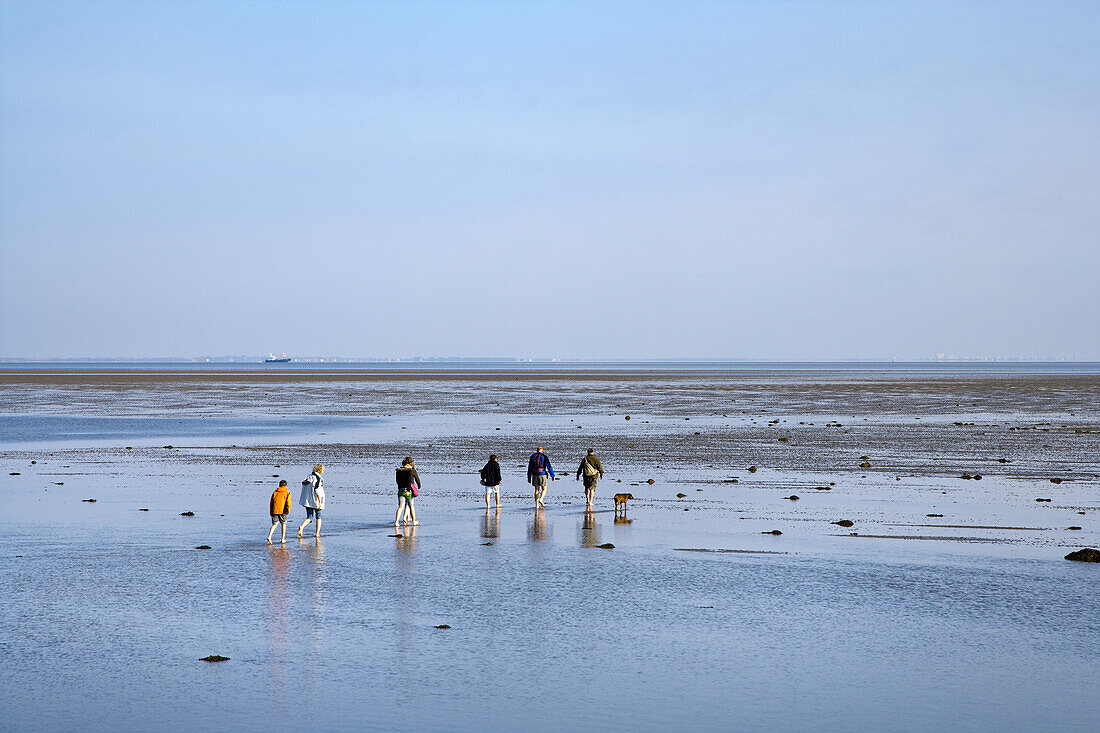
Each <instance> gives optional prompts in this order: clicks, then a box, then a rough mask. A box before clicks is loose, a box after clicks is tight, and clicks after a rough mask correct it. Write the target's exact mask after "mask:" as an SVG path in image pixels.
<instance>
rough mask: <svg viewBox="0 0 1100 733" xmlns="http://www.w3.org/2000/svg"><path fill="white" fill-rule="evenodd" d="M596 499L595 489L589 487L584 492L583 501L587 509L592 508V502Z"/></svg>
mask: <svg viewBox="0 0 1100 733" xmlns="http://www.w3.org/2000/svg"><path fill="white" fill-rule="evenodd" d="M595 498H596V487H595V486H590V487H589V488H587V489H585V490H584V501H585V503H586V504H587V505H588V508H589V509H591V508H592V501H593V500H594V499H595Z"/></svg>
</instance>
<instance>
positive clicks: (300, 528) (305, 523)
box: [298, 511, 309, 539]
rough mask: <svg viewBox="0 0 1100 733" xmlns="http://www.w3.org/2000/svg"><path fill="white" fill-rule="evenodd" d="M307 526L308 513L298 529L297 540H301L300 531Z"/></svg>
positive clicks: (307, 512)
mask: <svg viewBox="0 0 1100 733" xmlns="http://www.w3.org/2000/svg"><path fill="white" fill-rule="evenodd" d="M307 524H309V511H306V518H305V521H304V522H302V524H301V526H299V527H298V538H299V539H301V537H302V530H303V529H305V528H306V525H307Z"/></svg>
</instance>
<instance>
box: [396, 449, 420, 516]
mask: <svg viewBox="0 0 1100 733" xmlns="http://www.w3.org/2000/svg"><path fill="white" fill-rule="evenodd" d="M396 477H397V515H396V516H395V517H394V518H393V526H394V527H397V526H398V525H400V524H402V523H406V524H409V525H412V526H414V527H415V526H416V525H418V524H420V522H418V521H416V507H414V506H413V499H415V498H416V497H417V496H419V495H420V489H421V486H422V484H421V483H420V476H419V475H418V474H417V473H416V466H415V465H413V459H412V456H406V457H405V460H404V461H402V462H401V467H400V468H398V469H397V472H396ZM403 515H404V516H403ZM406 517H407V518H406Z"/></svg>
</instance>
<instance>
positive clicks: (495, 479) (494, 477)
mask: <svg viewBox="0 0 1100 733" xmlns="http://www.w3.org/2000/svg"><path fill="white" fill-rule="evenodd" d="M481 485H482V486H499V485H500V464H499V463H497V462H496V461H489V462H488V463H486V464H485V467H484V468H483V469H481Z"/></svg>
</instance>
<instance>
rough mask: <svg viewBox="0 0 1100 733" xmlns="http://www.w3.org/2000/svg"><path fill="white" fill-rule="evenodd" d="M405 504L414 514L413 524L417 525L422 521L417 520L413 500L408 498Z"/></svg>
mask: <svg viewBox="0 0 1100 733" xmlns="http://www.w3.org/2000/svg"><path fill="white" fill-rule="evenodd" d="M405 506H407V507H408V508H409V512H410V513H411V514H412V525H413V526H414V527H415V526H416V525H418V524H420V522H418V521H416V507H415V506H413V500H412V499H406V500H405Z"/></svg>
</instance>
